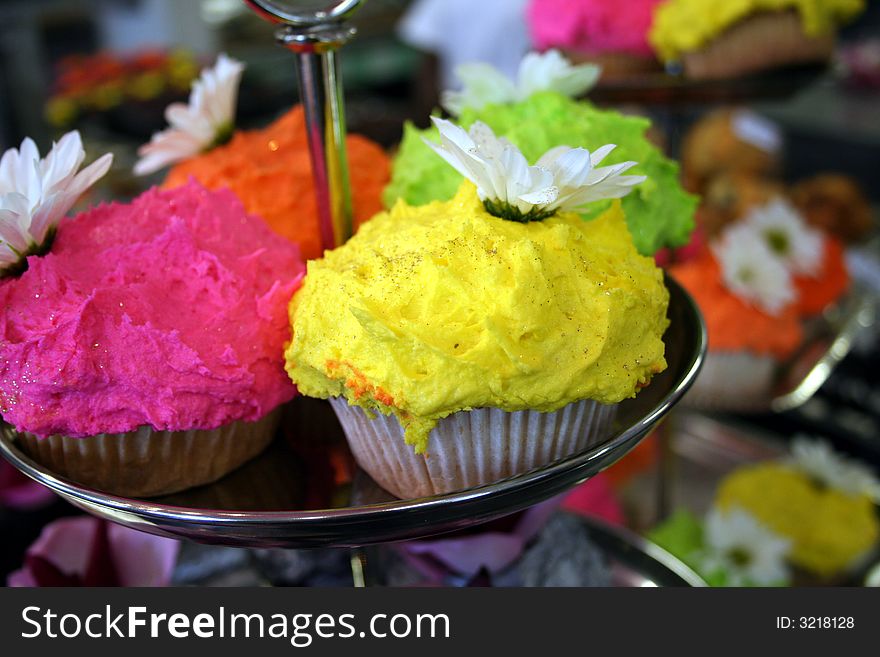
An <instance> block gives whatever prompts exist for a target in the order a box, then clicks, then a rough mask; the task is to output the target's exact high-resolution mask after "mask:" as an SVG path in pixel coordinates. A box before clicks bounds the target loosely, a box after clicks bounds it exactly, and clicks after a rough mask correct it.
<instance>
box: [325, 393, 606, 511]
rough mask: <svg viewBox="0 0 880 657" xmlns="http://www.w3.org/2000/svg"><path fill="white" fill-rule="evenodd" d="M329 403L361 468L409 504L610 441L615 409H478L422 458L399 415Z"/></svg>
mask: <svg viewBox="0 0 880 657" xmlns="http://www.w3.org/2000/svg"><path fill="white" fill-rule="evenodd" d="M330 403H331V404H332V406H333V410H334V411H336V415H337V417H338V418H339V421H340V423H341V424H342V428H343V430H344V431H345V435H346V438H347V439H348V444H349V447H350V448H351V451H352V453H353V454H354V457H355V459H356V460H357V462H358V465H360V467H361V468H362V469H363V470H364V471H365V472H367V474H369V475H370V476H371V477H372V478H373V479H374V480H375V481H376V483H378V484H379V485H380V486H382V488H384V489H385V490H387V491H388V492H389V493H392V494H393V495H396V496H397V497H400V498H404V499H408V498H415V497H427V496H430V495H439V494H444V493H451V492H453V491H458V490H463V489H465V488H471V487H473V486H479V485H483V484H488V483H492V482H495V481H499V480H501V479H506V478H508V477H512V476H514V475H517V474H522V473H525V472H528V471H530V470H533V469H535V468H538V467H541V466H543V465H547V464H548V463H552V462H553V461H557V460H559V459H562V458H565V457H568V456H571V455H572V454H575V453H577V452H580V451H583V450H584V449H586V448H588V447H591V446H593V445H597V444H599V443H601V442H603V441H604V440H606V439H607V438H608V437H609V436H610V434H611V429H612V423H613V421H614V416H615V414H616V412H617V405H615V404H611V405H608V404H599V403H597V402H594V401H590V400H584V401H580V402H574V403H571V404H569V405H567V406H565V407H563V408H561V409H560V410H558V411H555V412H553V413H540V412H538V411H515V412H506V411H502V410H499V409H497V408H479V409H474V410H472V411H460V412H458V413H453V414H452V415H450V416H449V417H446V418H444V419H442V420H440V422H438V423H437V426H436V427H435V428H434V429H433V430H432V431H431V434H430V436H429V439H428V449H427V451H426V453H424V454H416V453H415V451H414V450H413V447H412V446H411V445H407V444H406V442H405V441H404V435H403V428H402V427H401V426H400V423H399V422H398V420H397V417H396V416H394V415H388V416H385V415H380V414H376V416H375V418H373V419H371V418H370V417H369V416H368V415H367V413H366V411H364V410H363V409H362V408H360V407H359V406H350V405H349V404H348V402H347V401H346V400H345V399H343V398H335V399H331V400H330Z"/></svg>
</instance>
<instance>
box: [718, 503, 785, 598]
mask: <svg viewBox="0 0 880 657" xmlns="http://www.w3.org/2000/svg"><path fill="white" fill-rule="evenodd" d="M790 551H791V541H789V540H788V539H786V538H784V537H782V536H780V535H778V534H776V533H775V532H773V531H772V530H770V529H769V528H768V527H766V526H765V525H763V524H762V523H760V522H759V521H758V520H757V519H756V518H755V517H754V516H752V515H751V514H750V513H748V512H747V511H745V510H743V509H740V508H731V509H727V510H721V509H718V508H714V509H712V511H710V512H709V514H708V516H707V517H706V524H705V554H704V555H703V558H702V566H703V570H705V571H706V572H713V571H718V570H722V571H724V572H725V573H726V574H727V576H728V581H729V583H730V584H731V585H733V586H746V585H752V586H773V585H780V584H785V583H787V582H788V580H789V577H790V573H789V569H788V564H787V561H786V559H787V557H788V554H789V553H790Z"/></svg>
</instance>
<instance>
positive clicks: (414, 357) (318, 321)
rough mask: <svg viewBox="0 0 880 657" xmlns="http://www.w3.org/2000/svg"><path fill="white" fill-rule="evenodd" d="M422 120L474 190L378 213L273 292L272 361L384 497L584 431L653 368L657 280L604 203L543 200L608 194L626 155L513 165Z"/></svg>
mask: <svg viewBox="0 0 880 657" xmlns="http://www.w3.org/2000/svg"><path fill="white" fill-rule="evenodd" d="M437 122H438V124H439V127H440V129H441V134H442V135H443V137H444V142H443V146H441V147H438V149H439V150H441V151H442V153H441V155H442V156H443V157H444V158H446V159H447V161H449V162H450V163H451V164H453V166H456V168H464V165H462V164H461V163H462V161H466V162H467V166H469V167H470V169H469V170H468V173H469V174H470V175H469V176H468V177H471V178H474V179H476V181H477V182H478V183H479V184H478V185H477V187H475V186H474V185H473V184H471V183H468V182H464V183H463V184H462V186H461V188H460V190H459V193H458V194H457V195H456V197H455V198H454V199H452V200H451V201H446V202H433V203H429V204H427V205H424V206H421V207H413V206H409V205H407V204H406V203H404V202H402V201H401V202H399V203H398V204H397V205H395V207H394V208H392V210H391V211H390V212H387V213H382V214H379V215H377V216H376V217H375V218H374V219H372V220H371V221H370V222H369V223H367V224H365V225H364V226H363V227H362V228H361V230H360V232H359V233H358V234H357V235H356V236H355V237H354V238H352V239H351V240H350V241H349V242H348V243H347V244H346V245H344V246H342V247H340V248H338V249H336V250H334V251H330V252H328V253H327V254H326V256H325V258H324V259H323V260H316V261H312V262H310V263H309V269H308V274H307V277H306V283H305V285H304V287H303V289H302V290H301V291H300V292H299V293H298V294H296V295H295V296H294V298H293V300H292V302H291V306H290V318H291V323H292V326H293V337H292V340H291V342H290V344H289V346H288V348H287V351H286V361H287V363H286V367H287V371H288V373H289V374H290V376H291V378H292V379H293V380H294V382H295V383H296V384H297V386H298V388H299V390H300V392H301V393H303V394H305V395H310V396H314V397H321V398H330V399H331V401H332V403H333V406H334V409H335V410H336V412H337V415H338V416H339V418H340V420H341V422H342V424H343V428H344V429H345V432H346V435H347V437H348V439H349V443H350V445H351V447H352V451H353V452H354V455H355V457H356V458H357V460H358V463H359V464H360V465H361V467H362V468H364V470H366V471H367V472H368V473H369V474H370V475H371V476H372V477H373V478H374V479H376V481H377V482H378V483H380V484H381V485H382V486H383V487H384V488H386V489H387V490H389V491H390V492H392V493H394V494H395V495H398V496H400V497H417V496H423V495H429V494H437V493H446V492H450V491H454V490H459V489H462V488H467V487H470V486H475V485H479V484H484V483H488V482H491V481H495V480H497V479H501V478H504V477H508V476H511V475H514V474H518V473H521V472H524V471H527V470H529V469H532V468H535V467H538V466H540V465H543V464H545V463H547V462H550V461H553V460H556V459H559V458H562V457H564V456H566V455H570V454H572V453H574V452H577V451H579V450H581V449H584V448H585V447H586V446H588V445H589V444H591V443H594V442H597V441H601V440H602V439H604V438H606V437H607V435H608V431H609V429H610V424H611V421H612V419H613V414H614V404H616V403H618V402H620V401H622V400H623V399H626V398H628V397H632V396H633V395H634V394H635V393H636V391H637V390H638V389H639V388H640V387H643V386H645V385H647V384H648V383H649V382H650V380H651V377H652V376H653V375H654V374H656V373H658V372H660V371H662V370H663V369H665V367H666V361H665V359H664V346H663V342H662V340H661V336H662V334H663V332H664V330H665V328H666V326H667V323H668V322H667V319H666V307H667V304H668V293H667V291H666V289H665V287H664V286H663V279H662V273H661V272H660V270H659V269H657V268H656V267H655V266H654V264H653V261H652V260H651V259H649V258H646V257H643V256H640V255H639V254H638V252H637V251H636V249H635V247H634V245H633V243H632V239H631V237H630V235H629V232H628V229H627V227H626V222H625V219H624V216H623V213H622V211H621V209H620V205H619V203H614V204H613V205H612V207H611V209H610V210H608V211H607V212H605V213H604V214H602V215H601V216H599V217H598V218H596V219H594V220H592V221H584V220H583V219H582V218H581V217H580V216H579V215H578V214H576V213H574V212H567V211H559V210H560V209H561V208H564V207H576V206H577V205H580V204H582V203H584V202H589V201H591V200H594V199H596V198H608V197H613V196H617V197H619V196H622V195H623V194H625V193H626V191H628V189H629V188H630V187H631V186H632V185H633V184H637V183H638V182H641V180H642V179H641V178H639V177H635V176H622V175H620V174H621V173H623V172H624V171H625V170H626V169H628V168H629V167H630V166H632V163H627V164H624V165H617V166H615V167H605V168H596V167H595V165H596V164H598V163H599V161H600V160H601V159H602V157H604V155H605V154H607V153H608V152H610V148H604V149H599V150H597V151H595V152H594V153H592V154H590V153H588V152H587V151H585V150H583V149H564V150H559V149H555V152H551V154H549V156H548V157H545V158H542V159H541V160H539V162H538V164H537V165H535V166H529V165H528V163H527V162H526V160H525V158H524V157H523V156H522V155H521V154H520V153H519V151H517V150H516V148H515V147H513V146H511V145H509V144H507V143H505V142H502V141H500V140H496V139H495V138H494V135H492V133H491V131H489V130H488V128H486V126H484V125H482V124H478V126H477V127H476V128H474V129H472V132H471V134H470V135H469V134H468V133H466V132H464V131H463V130H461V129H460V128H457V126H454V125H452V124H450V123H448V122H445V121H440V120H438V121H437ZM466 158H468V159H466ZM496 215H505V216H504V217H501V216H496Z"/></svg>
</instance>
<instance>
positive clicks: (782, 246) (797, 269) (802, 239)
mask: <svg viewBox="0 0 880 657" xmlns="http://www.w3.org/2000/svg"><path fill="white" fill-rule="evenodd" d="M744 222H745V223H747V224H749V225H751V226H754V228H755V229H756V230H757V231H759V232H760V233H761V235H762V236H763V237H764V239H765V240H766V241H767V245H768V246H769V247H770V250H771V251H773V253H775V254H776V255H777V256H778V257H779V258H781V259H782V261H783V262H784V263H785V265H786V266H787V267H788V268H789V269H790V270H791V271H792V273H794V274H803V275H807V276H818V275H819V272H820V271H821V270H822V256H823V247H824V244H823V239H822V233H820V232H819V231H818V230H815V229H814V228H811V227H810V226H809V225H807V223H806V221H804V219H803V217H801V215H800V213H799V212H798V211H797V210H796V209H795V207H794V206H793V205H791V204H790V203H789V202H788V201H785V200H783V199H779V198H778V199H775V200H773V201H770V202H769V203H767V204H766V205H763V206H760V207H757V208H754V209H753V210H751V212H749V214H748V215H746V217H745V219H744Z"/></svg>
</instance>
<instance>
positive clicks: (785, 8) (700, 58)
mask: <svg viewBox="0 0 880 657" xmlns="http://www.w3.org/2000/svg"><path fill="white" fill-rule="evenodd" d="M864 8H865V3H864V0H725V1H724V2H709V1H707V0H666V2H664V3H663V4H661V5H659V6H658V7H657V8H656V10H655V13H654V23H653V25H652V26H651V32H650V35H649V40H650V42H651V44H652V45H653V46H654V48H655V49H656V51H657V54H658V55H659V57H660V58H661V59H662V60H663V61H665V62H666V63H667V64H670V63H673V64H680V65H681V67H682V69H683V71H684V74H685V75H686V76H687V77H689V78H693V79H701V80H712V79H725V78H732V77H737V76H741V75H747V74H751V73H757V72H760V71H765V70H768V69H772V68H775V67H779V66H790V65H797V64H807V63H813V62H824V61H828V60H829V58H830V57H831V53H832V51H833V49H834V44H835V35H836V32H837V27H838V26H839V25H841V24H843V23H845V22H846V21H848V20H850V19H851V18H853V17H855V16H856V15H858V14H859V13H860V12H861V11H863V10H864Z"/></svg>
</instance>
